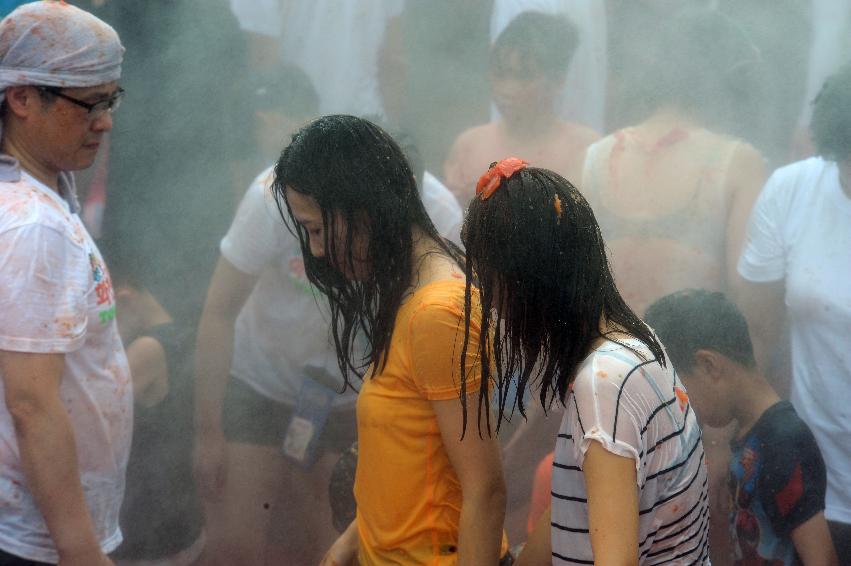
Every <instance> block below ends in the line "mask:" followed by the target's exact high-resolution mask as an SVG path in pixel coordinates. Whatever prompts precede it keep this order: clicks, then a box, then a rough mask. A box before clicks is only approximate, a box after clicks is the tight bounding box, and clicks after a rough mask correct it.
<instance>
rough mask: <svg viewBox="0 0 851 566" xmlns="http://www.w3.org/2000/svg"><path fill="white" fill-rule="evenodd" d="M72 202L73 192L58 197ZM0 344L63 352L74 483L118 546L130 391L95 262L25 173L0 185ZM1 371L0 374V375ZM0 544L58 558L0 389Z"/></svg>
mask: <svg viewBox="0 0 851 566" xmlns="http://www.w3.org/2000/svg"><path fill="white" fill-rule="evenodd" d="M68 198H69V200H70V202H75V197H74V196H73V195H69V196H68ZM0 277H2V284H0V312H2V313H3V314H2V316H0V349H2V350H7V351H13V352H32V353H42V354H48V353H52V354H64V355H65V369H64V372H63V374H62V382H61V385H60V391H59V394H60V397H61V399H62V402H63V404H64V405H65V408H66V409H67V411H68V415H69V417H70V419H71V425H72V427H73V429H74V437H75V441H76V447H77V459H78V461H79V467H80V482H81V484H82V486H83V493H84V495H85V499H86V504H87V506H88V510H89V513H90V515H91V517H92V521H93V524H94V528H95V534H96V536H97V537H98V540H99V541H100V544H101V548H102V549H103V551H104V552H111V551H112V550H114V549H115V548H117V547H118V545H119V544H120V543H121V540H122V539H121V531H120V530H119V527H118V513H119V509H120V506H121V500H122V498H123V495H124V473H125V469H126V466H127V458H128V455H129V451H130V440H131V438H130V436H131V427H132V420H133V399H132V396H133V388H132V384H131V381H130V369H129V367H128V364H127V358H126V356H125V354H124V347H123V346H122V344H121V338H120V336H119V335H118V329H117V327H116V324H115V320H114V319H115V295H114V293H113V289H112V284H111V282H110V279H109V273H108V271H107V269H106V267H105V266H104V263H103V258H102V257H101V255H100V252H99V251H98V249H97V247H96V246H95V244H94V242H93V241H92V239H91V237H90V236H89V234H88V232H86V229H85V228H84V227H83V223H82V221H81V220H80V217H79V216H78V215H77V213H76V212H72V210H71V207H70V206H69V204H68V202H66V201H65V200H63V199H62V198H61V197H60V196H59V195H58V194H57V193H56V192H55V191H53V190H51V189H50V188H49V187H47V186H46V185H44V184H42V183H40V182H39V181H37V180H35V179H34V178H32V177H31V176H29V175H27V174H26V173H23V174H22V178H21V180H20V181H18V182H4V183H0ZM0 377H2V375H0ZM0 549H3V550H4V551H5V552H8V553H11V554H15V555H18V556H22V557H24V558H27V559H30V560H35V561H40V562H50V563H55V562H57V561H58V555H57V553H56V550H55V547H54V545H53V542H52V540H51V538H50V534H49V533H48V530H47V526H46V525H45V523H44V518H43V517H42V515H41V512H40V511H39V509H38V507H37V505H36V502H35V500H34V498H33V495H32V493H30V491H29V490H28V489H27V479H26V476H25V475H24V471H23V469H22V467H21V461H20V452H19V449H18V442H17V438H16V436H15V429H14V425H13V421H12V417H11V415H10V414H9V411H8V409H7V408H6V402H5V396H4V389H3V388H0Z"/></svg>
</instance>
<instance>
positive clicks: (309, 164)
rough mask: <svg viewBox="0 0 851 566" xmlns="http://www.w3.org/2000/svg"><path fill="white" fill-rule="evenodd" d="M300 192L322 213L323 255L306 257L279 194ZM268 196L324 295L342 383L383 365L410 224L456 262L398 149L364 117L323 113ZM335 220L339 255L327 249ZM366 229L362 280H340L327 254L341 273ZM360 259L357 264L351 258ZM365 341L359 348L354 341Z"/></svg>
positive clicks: (283, 162)
mask: <svg viewBox="0 0 851 566" xmlns="http://www.w3.org/2000/svg"><path fill="white" fill-rule="evenodd" d="M287 188H290V189H292V190H293V191H296V192H298V193H301V194H303V195H306V196H309V197H311V198H312V199H314V200H315V201H316V203H317V204H318V205H319V208H320V209H321V211H322V221H323V227H324V234H325V244H324V245H325V257H324V258H317V257H314V256H313V255H312V254H311V252H310V246H309V240H308V235H307V232H306V230H305V229H304V227H303V226H301V225H299V224H298V222H296V221H295V219H294V218H293V216H292V211H291V210H290V206H289V202H288V201H287V194H286V189H287ZM272 191H273V193H274V196H275V200H276V202H277V205H278V210H279V211H280V213H281V216H282V218H283V219H284V222H286V223H287V226H288V227H289V228H290V230H292V231H293V232H294V233H295V234H296V235H297V236H298V239H299V243H300V244H301V251H302V255H303V256H304V264H305V270H306V273H307V277H308V279H309V280H310V282H311V283H312V284H313V286H314V287H315V288H316V289H318V290H319V291H321V292H322V293H323V294H325V295H326V296H327V297H328V301H329V303H330V309H331V334H332V336H333V340H334V346H335V348H336V350H337V361H338V363H339V365H340V371H341V372H342V373H343V377H344V379H345V384H346V386H351V385H352V384H351V383H350V381H349V374H350V372H351V373H354V374H355V375H357V376H358V377H360V378H363V377H364V375H365V373H366V370H367V368H368V366H370V365H372V367H373V371H372V374H373V375H375V374H376V372H378V371H380V370H381V369H382V368H383V366H384V363H385V362H386V356H385V354H386V352H387V350H388V348H389V347H390V339H391V337H392V335H393V326H394V324H395V320H396V313H397V312H398V310H399V306H400V304H401V303H402V299H403V298H404V296H405V292H406V291H407V290H408V289H409V287H410V286H411V284H412V277H413V273H414V271H415V266H414V258H413V243H414V242H413V235H412V229H413V228H414V227H415V226H416V227H419V228H420V229H421V230H422V231H423V233H424V234H425V235H426V236H427V237H430V238H431V239H433V240H434V241H435V243H436V244H437V245H438V246H439V247H440V249H441V250H442V251H443V252H445V253H446V254H447V255H448V256H449V257H452V258H453V259H454V260H455V261H457V262H459V264H461V263H462V262H463V259H462V256H461V254H460V252H459V251H458V249H457V248H456V247H454V246H452V245H450V244H448V243H447V242H446V241H445V240H444V239H443V238H441V236H440V234H439V233H438V232H437V229H436V228H435V227H434V224H433V223H432V221H431V219H430V218H429V216H428V214H427V213H426V210H425V208H424V206H423V203H422V200H421V199H420V194H419V191H418V190H417V184H416V180H415V179H414V174H413V172H412V171H411V167H410V165H409V164H408V160H407V159H406V157H405V154H404V152H403V151H402V150H401V149H400V148H399V145H398V144H397V143H396V142H395V141H394V140H393V138H392V137H391V136H390V135H389V134H388V133H387V132H385V131H384V130H382V129H381V128H379V127H378V126H376V125H375V124H373V123H372V122H370V121H369V120H365V119H363V118H358V117H355V116H347V115H331V116H323V117H321V118H318V119H317V120H314V121H313V122H311V123H310V124H308V125H307V126H305V127H304V128H302V129H301V130H299V131H298V132H297V133H296V134H295V135H294V136H293V139H292V142H291V143H290V145H288V146H287V147H286V148H285V149H284V151H283V152H282V153H281V157H280V158H279V159H278V162H277V164H276V165H275V180H274V182H273V184H272ZM340 222H342V223H344V225H345V226H347V227H348V229H346V230H345V243H344V249H343V250H339V251H340V252H342V253H338V250H337V249H336V246H337V242H336V240H337V238H335V237H333V235H334V234H338V233H339V232H340V230H339V228H340V226H338V224H339V223H340ZM355 230H364V231H366V233H367V240H368V249H367V256H366V258H365V259H366V263H367V265H368V266H369V270H368V271H369V272H368V274H367V276H366V278H365V279H362V280H357V281H356V280H351V279H347V278H346V277H345V276H344V275H343V274H342V273H341V272H340V271H339V270H338V269H336V268H335V267H334V266H333V265H332V264H331V263H330V262H329V260H328V259H326V258H342V259H343V261H345V262H346V263H347V266H348V268H349V269H350V270H352V269H353V268H354V264H355V261H354V258H353V256H352V242H353V232H355ZM359 259H363V258H359ZM361 337H362V338H363V341H364V342H365V343H362V338H361Z"/></svg>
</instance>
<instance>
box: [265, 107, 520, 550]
mask: <svg viewBox="0 0 851 566" xmlns="http://www.w3.org/2000/svg"><path fill="white" fill-rule="evenodd" d="M275 177H276V179H275V182H274V185H273V191H274V193H275V196H276V198H277V202H278V205H279V208H280V210H281V213H282V216H283V217H284V219H285V221H286V222H287V223H288V224H289V225H290V226H291V227H292V228H293V229H294V230H295V231H296V233H297V234H298V237H299V240H300V242H301V246H302V253H303V255H304V259H305V266H306V270H307V275H308V277H309V279H310V282H311V284H312V285H313V286H314V287H315V288H316V289H318V290H319V291H321V292H322V293H323V294H324V295H325V296H326V297H327V298H328V302H329V306H330V313H331V314H330V316H331V322H332V324H331V328H332V335H333V340H334V344H335V345H336V349H337V357H338V361H339V364H340V369H341V371H342V372H343V374H344V375H345V376H346V380H347V383H349V378H350V375H351V374H354V375H356V376H358V377H361V378H363V383H362V385H361V389H360V394H359V399H358V407H357V413H358V444H359V461H358V468H357V472H356V477H355V497H356V500H357V504H358V513H357V518H356V520H355V521H354V522H353V523H352V524H351V525H350V526H349V528H348V529H347V530H346V531H345V532H344V533H343V534H342V535H341V536H340V538H339V539H338V540H337V541H336V542H335V543H334V544H333V546H332V547H331V549H330V550H329V552H328V554H327V556H326V558H325V560H324V561H323V564H327V565H331V564H335V565H339V566H342V565H344V564H351V563H353V561H354V560H355V557H356V558H357V562H358V563H359V564H361V565H364V566H366V565H380V564H404V565H420V564H422V565H426V564H427V565H456V564H458V565H462V564H469V565H476V566H479V565H486V564H494V565H495V564H497V563H498V562H499V560H500V557H501V556H503V555H504V553H505V549H506V547H507V544H506V542H505V540H504V537H503V535H502V522H503V517H504V513H505V488H504V484H503V477H502V468H501V463H500V456H499V448H498V445H497V442H496V440H495V438H491V436H490V434H488V431H487V427H486V426H482V427H480V429H482V430H481V434H480V429H477V428H473V429H472V430H465V429H466V425H467V423H466V419H465V415H466V410H465V408H464V407H463V406H462V402H461V398H462V397H463V394H462V390H461V378H460V376H461V373H462V372H463V373H465V374H467V375H468V376H470V377H468V383H467V387H468V388H471V387H472V388H477V389H478V387H479V379H480V378H479V377H478V376H479V375H480V370H481V367H480V365H479V363H478V358H477V356H476V355H475V351H476V350H471V355H470V356H469V357H462V356H461V354H460V352H461V343H462V342H463V339H464V326H465V325H464V318H465V317H464V289H465V278H464V270H463V268H462V267H461V265H462V261H463V258H462V256H461V254H460V252H459V251H458V250H457V248H455V247H454V246H452V245H450V244H448V243H447V242H446V241H444V240H443V239H442V238H441V237H440V236H439V235H438V233H437V230H435V228H434V225H433V224H432V221H431V220H430V219H429V217H428V215H427V214H426V212H425V209H424V208H423V204H422V202H421V200H420V197H419V192H418V191H417V187H416V185H415V180H414V175H413V173H412V171H411V168H410V166H409V165H408V163H407V160H406V159H405V156H404V154H403V153H402V151H401V150H400V149H399V146H398V145H397V144H396V142H395V141H393V139H392V138H391V137H390V136H389V135H388V134H387V133H385V132H384V131H383V130H381V129H380V128H379V127H377V126H376V125H374V124H372V123H371V122H369V121H367V120H363V119H360V118H355V117H353V116H325V117H323V118H320V119H318V120H316V121H314V122H313V123H311V124H309V125H308V126H306V127H305V128H303V129H302V130H301V131H299V132H298V133H297V134H296V135H295V136H294V137H293V141H292V143H291V144H290V145H289V146H288V147H287V148H286V149H285V150H284V151H283V153H282V154H281V158H280V159H279V161H278V163H277V165H276V167H275ZM477 321H478V319H477V317H473V319H472V320H471V322H470V325H471V328H473V329H475V328H476V327H477V324H478V322H477ZM471 336H472V338H471V340H472V341H473V342H475V343H476V344H478V334H477V333H476V332H475V330H474V331H473V332H472V333H471ZM462 360H463V361H462ZM462 368H463V369H462ZM471 426H472V423H471ZM465 432H466V434H465Z"/></svg>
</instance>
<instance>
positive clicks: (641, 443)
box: [551, 339, 709, 564]
mask: <svg viewBox="0 0 851 566" xmlns="http://www.w3.org/2000/svg"><path fill="white" fill-rule="evenodd" d="M627 346H629V347H627ZM633 349H634V350H635V351H633ZM636 351H637V352H640V353H641V354H642V356H644V359H642V358H641V357H639V356H638V355H637V354H636ZM565 404H566V407H565V411H564V416H563V417H562V422H561V428H560V429H559V435H558V439H557V440H556V447H555V453H554V456H553V477H552V517H551V521H552V529H551V533H552V554H553V564H566V563H578V564H593V563H594V556H593V553H592V551H591V537H590V534H589V530H588V525H589V523H588V494H587V491H586V489H585V476H584V474H583V471H582V467H583V464H584V461H585V454H586V452H587V450H588V447H589V446H590V445H591V442H598V443H599V444H600V445H601V446H602V447H603V448H604V449H605V450H607V451H608V452H611V453H613V454H617V455H618V456H622V457H624V458H629V459H631V460H633V461H634V462H635V471H636V482H637V486H636V488H637V490H638V509H639V516H638V535H639V536H638V542H639V545H638V551H639V560H638V562H639V564H661V563H663V562H664V563H666V564H708V563H709V536H708V531H709V501H708V495H707V488H708V486H707V473H708V472H707V468H706V464H705V459H706V454H705V452H704V450H703V443H702V441H701V434H700V427H699V426H698V424H697V419H696V418H695V414H694V411H693V410H692V408H691V405H690V404H689V400H688V395H687V393H686V391H685V388H684V387H683V385H682V383H681V382H680V380H679V378H678V377H677V375H676V373H675V372H674V370H673V368H672V367H671V362H670V360H669V361H668V365H667V367H666V368H663V367H662V366H661V365H660V364H659V363H658V362H656V361H655V360H653V357H652V354H651V353H650V351H649V350H647V347H646V346H645V345H644V344H642V343H641V342H639V341H638V340H635V339H629V340H626V341H624V343H623V344H619V343H616V342H612V341H610V340H607V341H605V342H604V343H603V344H601V345H600V346H598V347H597V348H596V349H595V350H594V351H593V352H591V354H590V355H589V356H588V357H587V358H586V359H585V360H584V361H583V362H582V363H581V364H580V367H579V370H578V371H577V374H576V378H575V380H574V381H573V384H572V385H571V388H570V391H569V393H568V394H567V397H566V398H565Z"/></svg>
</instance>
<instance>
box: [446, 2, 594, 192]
mask: <svg viewBox="0 0 851 566" xmlns="http://www.w3.org/2000/svg"><path fill="white" fill-rule="evenodd" d="M578 44H579V34H578V31H577V29H576V26H574V25H573V24H572V23H571V22H570V21H569V20H567V19H566V18H564V17H563V16H556V15H550V14H544V13H541V12H524V13H522V14H520V15H519V16H517V17H516V18H514V19H513V20H512V21H511V23H510V24H508V26H507V27H506V28H505V29H504V30H503V31H502V33H501V34H500V36H499V37H498V38H497V39H496V41H495V42H494V44H493V47H492V48H491V61H490V72H491V88H492V92H493V97H494V100H495V104H496V107H497V109H498V110H499V114H500V118H499V119H498V120H497V121H495V122H491V123H489V124H485V125H481V126H477V127H475V128H472V129H470V130H467V131H466V132H464V133H462V134H461V135H460V136H459V137H458V139H457V140H456V141H455V143H454V144H453V146H452V149H451V150H450V153H449V157H448V158H447V160H446V164H445V165H444V176H445V179H446V184H447V186H448V187H449V189H450V190H451V191H452V193H453V194H454V195H455V197H456V198H457V199H458V201H459V202H460V203H461V204H462V205H464V206H466V204H467V203H468V202H469V200H470V198H472V196H473V194H474V188H475V185H476V181H477V180H478V178H479V176H480V175H481V172H482V171H484V170H486V169H487V167H488V165H489V164H490V163H491V162H493V161H495V160H497V159H500V158H501V157H504V156H507V155H516V156H519V157H521V158H523V159H526V160H529V161H531V162H533V163H535V164H537V165H539V166H541V167H548V168H551V169H553V170H555V171H557V172H559V173H561V174H562V175H564V176H565V177H567V178H569V179H578V178H579V177H580V176H581V171H582V161H583V158H584V155H585V148H586V147H588V145H589V144H591V143H592V142H594V141H596V140H597V139H599V136H598V135H597V134H596V133H595V132H594V131H593V130H591V129H589V128H587V127H585V126H581V125H579V124H574V123H570V122H565V121H563V120H561V119H560V118H559V116H558V103H559V101H560V99H561V96H562V92H563V91H564V86H565V80H566V77H567V70H568V66H569V64H570V61H571V59H572V56H573V53H574V52H575V50H576V48H577V46H578Z"/></svg>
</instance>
